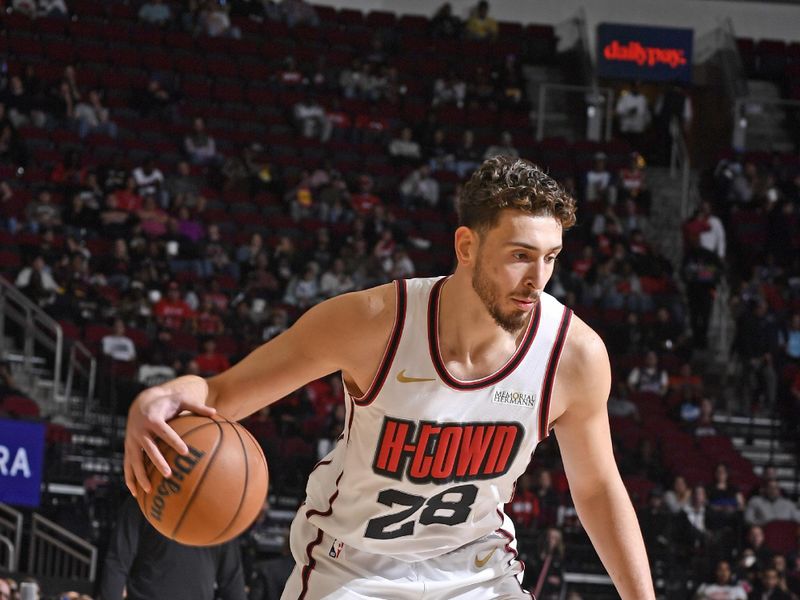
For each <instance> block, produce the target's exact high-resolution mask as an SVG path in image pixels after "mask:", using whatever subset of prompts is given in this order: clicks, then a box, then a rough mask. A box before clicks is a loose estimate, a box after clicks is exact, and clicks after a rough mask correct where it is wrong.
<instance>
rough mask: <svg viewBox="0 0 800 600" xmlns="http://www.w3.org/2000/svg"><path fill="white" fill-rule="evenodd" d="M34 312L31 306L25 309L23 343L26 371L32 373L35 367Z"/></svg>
mask: <svg viewBox="0 0 800 600" xmlns="http://www.w3.org/2000/svg"><path fill="white" fill-rule="evenodd" d="M33 327H34V322H33V310H32V309H31V307H30V306H26V307H25V341H24V342H23V355H24V363H25V369H27V370H28V372H30V370H31V368H32V367H33V341H34V340H33V337H34V336H33Z"/></svg>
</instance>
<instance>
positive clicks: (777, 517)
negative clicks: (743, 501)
mask: <svg viewBox="0 0 800 600" xmlns="http://www.w3.org/2000/svg"><path fill="white" fill-rule="evenodd" d="M744 520H745V522H746V523H747V524H748V525H764V524H765V523H769V522H770V521H796V522H799V523H800V511H799V510H798V509H797V506H795V503H794V502H792V501H791V500H789V499H788V498H784V497H783V496H781V491H780V487H779V486H778V482H777V481H775V480H774V479H771V480H769V481H768V482H767V483H766V484H764V490H763V491H762V492H761V493H760V494H756V495H755V496H753V497H752V498H750V500H749V501H748V502H747V507H746V508H745V510H744Z"/></svg>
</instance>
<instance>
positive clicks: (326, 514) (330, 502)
mask: <svg viewBox="0 0 800 600" xmlns="http://www.w3.org/2000/svg"><path fill="white" fill-rule="evenodd" d="M342 475H344V471H342V472H341V473H339V476H338V477H337V478H336V483H334V484H333V485H334V486H336V489H335V490H334V492H333V494H331V497H330V498H328V510H326V511H324V512H323V511H321V510H317V509H316V508H312V509H311V510H308V511H306V519H310V518H311V517H313V516H315V515H319V516H320V517H330V516H331V515H332V514H333V503H334V501H335V500H336V498H337V497H338V496H339V481H340V480H341V479H342Z"/></svg>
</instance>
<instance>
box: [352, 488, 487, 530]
mask: <svg viewBox="0 0 800 600" xmlns="http://www.w3.org/2000/svg"><path fill="white" fill-rule="evenodd" d="M477 496H478V488H477V487H475V486H474V485H471V484H468V485H457V486H455V487H451V488H448V489H446V490H444V491H443V492H439V493H438V494H436V495H435V496H431V497H430V498H428V499H426V498H424V497H422V496H416V495H414V494H406V493H405V492H401V491H400V490H393V489H388V490H383V491H382V492H381V493H380V494H378V502H380V503H381V504H385V505H386V506H394V505H395V504H397V505H400V506H408V508H407V509H405V510H401V511H398V512H396V513H392V514H389V515H384V516H382V517H376V518H374V519H372V520H370V522H369V523H367V530H366V532H365V533H364V535H365V536H366V537H368V538H372V539H376V540H391V539H394V538H399V537H404V536H407V535H412V534H413V533H414V526H415V525H416V521H414V520H410V521H406V522H405V523H402V525H399V526H397V524H398V523H401V522H402V521H405V520H406V519H408V518H409V517H410V516H411V515H413V514H414V513H416V512H417V511H418V510H419V509H420V508H422V506H423V505H425V508H424V509H423V510H422V513H420V515H419V523H420V525H431V524H433V523H439V524H441V525H458V524H459V523H463V522H464V521H466V520H467V517H468V516H469V513H470V511H471V510H472V504H473V503H474V502H475V498H476V497H477ZM393 526H395V527H393Z"/></svg>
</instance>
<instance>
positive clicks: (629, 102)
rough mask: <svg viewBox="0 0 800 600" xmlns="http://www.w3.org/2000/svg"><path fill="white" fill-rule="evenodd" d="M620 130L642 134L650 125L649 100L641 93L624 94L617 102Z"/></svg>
mask: <svg viewBox="0 0 800 600" xmlns="http://www.w3.org/2000/svg"><path fill="white" fill-rule="evenodd" d="M616 110H617V116H619V129H620V131H621V132H623V133H642V132H643V131H644V130H645V129H647V125H648V124H649V123H650V111H649V110H648V108H647V98H645V96H644V95H643V94H641V93H639V92H636V91H631V92H628V93H624V92H623V94H622V95H621V96H620V97H619V100H617V107H616Z"/></svg>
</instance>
